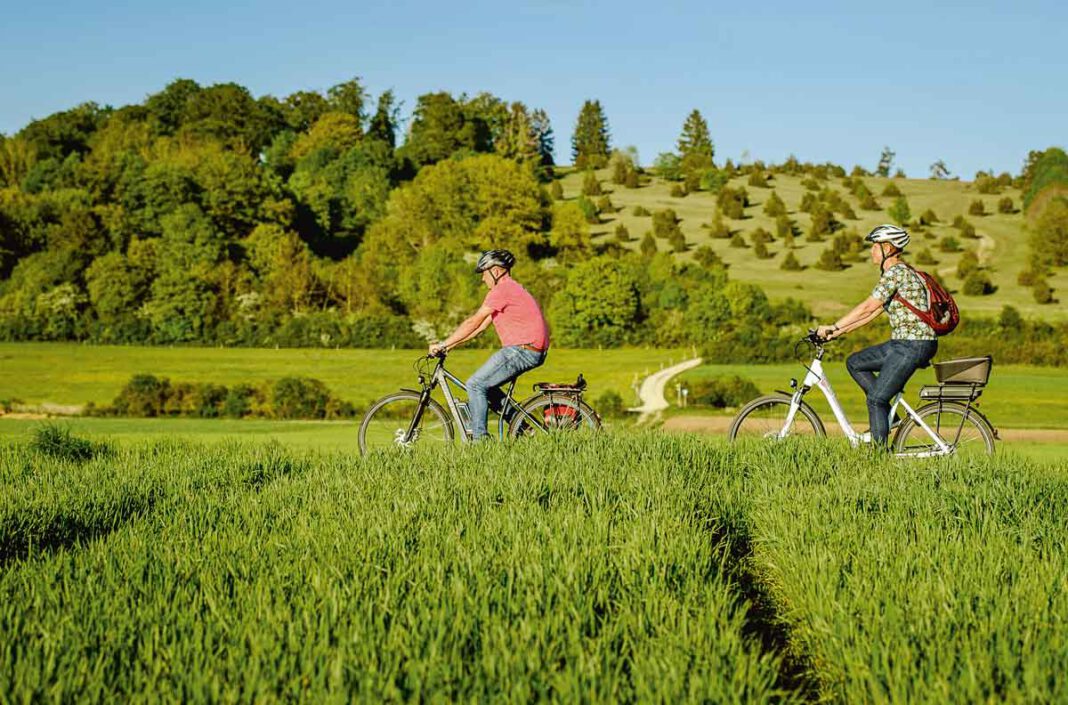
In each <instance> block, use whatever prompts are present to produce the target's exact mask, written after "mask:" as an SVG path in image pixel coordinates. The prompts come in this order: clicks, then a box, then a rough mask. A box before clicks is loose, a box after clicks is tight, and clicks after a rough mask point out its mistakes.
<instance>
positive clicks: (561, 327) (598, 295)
mask: <svg viewBox="0 0 1068 705" xmlns="http://www.w3.org/2000/svg"><path fill="white" fill-rule="evenodd" d="M640 304H641V298H640V295H639V292H638V289H637V286H636V276H635V273H634V271H633V270H632V268H631V266H630V265H629V264H627V263H625V262H622V261H620V260H617V259H612V258H609V257H593V258H590V259H587V260H585V261H582V262H579V263H577V264H576V265H575V266H574V267H573V268H572V269H571V271H570V272H569V273H568V277H567V283H566V284H565V285H564V287H563V289H562V290H561V291H560V293H559V294H558V295H557V296H555V297H553V300H552V304H551V305H550V309H549V317H550V321H551V323H552V329H553V335H554V338H555V339H556V340H558V341H559V342H560V344H562V345H565V346H585V347H589V346H591V345H597V346H613V345H619V344H620V343H623V342H625V341H626V340H627V339H628V337H630V336H631V335H632V334H633V333H634V332H635V331H636V329H637V325H638V322H639V321H640V317H641V305H640Z"/></svg>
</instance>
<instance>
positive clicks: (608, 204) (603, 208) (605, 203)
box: [597, 194, 616, 213]
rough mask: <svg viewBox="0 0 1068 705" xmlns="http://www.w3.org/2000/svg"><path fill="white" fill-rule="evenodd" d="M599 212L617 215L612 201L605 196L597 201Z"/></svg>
mask: <svg viewBox="0 0 1068 705" xmlns="http://www.w3.org/2000/svg"><path fill="white" fill-rule="evenodd" d="M597 210H598V211H599V212H601V213H615V212H616V207H615V206H614V205H612V199H611V198H610V197H609V196H608V194H605V195H604V196H601V197H600V198H598V199H597Z"/></svg>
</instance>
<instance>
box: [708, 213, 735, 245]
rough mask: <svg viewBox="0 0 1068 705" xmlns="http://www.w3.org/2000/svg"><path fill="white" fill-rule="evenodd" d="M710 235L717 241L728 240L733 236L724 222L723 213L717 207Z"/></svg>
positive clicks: (710, 226)
mask: <svg viewBox="0 0 1068 705" xmlns="http://www.w3.org/2000/svg"><path fill="white" fill-rule="evenodd" d="M708 234H709V235H710V236H711V237H714V238H717V239H723V240H725V239H727V238H729V237H730V236H731V229H730V227H729V226H728V225H727V223H726V222H724V220H723V213H722V212H721V211H720V209H719V207H718V206H717V207H716V209H715V210H714V211H712V222H711V223H710V224H709V226H708Z"/></svg>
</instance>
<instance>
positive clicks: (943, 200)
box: [561, 169, 1068, 320]
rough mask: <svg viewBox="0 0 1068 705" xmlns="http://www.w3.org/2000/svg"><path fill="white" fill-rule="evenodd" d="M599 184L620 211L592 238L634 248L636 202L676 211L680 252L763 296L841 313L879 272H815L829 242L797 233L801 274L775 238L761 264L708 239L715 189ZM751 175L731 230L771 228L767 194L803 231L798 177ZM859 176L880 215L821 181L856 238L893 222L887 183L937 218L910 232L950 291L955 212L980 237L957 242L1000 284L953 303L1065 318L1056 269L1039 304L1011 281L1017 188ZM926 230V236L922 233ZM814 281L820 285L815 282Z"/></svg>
mask: <svg viewBox="0 0 1068 705" xmlns="http://www.w3.org/2000/svg"><path fill="white" fill-rule="evenodd" d="M597 175H598V178H599V179H600V180H601V182H602V189H604V190H606V191H607V192H609V195H610V197H611V199H612V204H613V205H614V206H615V207H616V208H617V209H619V210H618V212H616V213H611V214H604V215H603V216H602V219H603V221H604V222H603V223H601V224H600V225H594V226H591V233H592V234H593V236H594V242H601V241H605V242H607V241H609V240H612V241H614V231H615V228H616V225H617V224H619V223H622V224H624V225H625V226H626V227H627V229H628V231H629V232H630V235H631V241H630V243H628V244H627V245H626V246H627V247H630V248H632V249H637V247H638V244H639V242H640V240H641V238H642V236H643V235H644V234H645V233H646V232H649V231H651V230H652V219H651V218H650V217H648V216H635V215H634V214H633V212H632V211H633V208H634V207H635V206H642V207H644V208H645V209H646V210H648V211H649V212H650V213H652V212H655V211H658V210H662V209H664V208H672V209H674V210H675V212H676V213H677V214H678V216H679V218H681V220H682V222H681V223H680V228H681V229H682V232H683V234H684V235H685V236H686V239H687V242H688V244H689V246H690V248H689V252H687V253H684V254H682V255H680V256H681V257H691V256H692V252H693V250H694V249H695V248H696V247H698V246H700V245H709V246H711V247H712V248H713V249H714V250H715V251H716V253H717V254H719V255H720V257H722V258H723V260H724V262H726V263H727V265H728V266H729V270H728V273H729V275H730V276H731V278H732V279H738V280H741V281H746V282H752V283H754V284H757V285H759V286H761V287H762V288H763V289H764V290H765V291H766V292H767V293H768V295H769V296H771V297H772V298H776V299H780V298H786V297H793V298H796V299H800V300H802V301H804V302H805V303H807V304H808V305H809V306H810V307H811V308H812V309H813V311H814V312H815V313H816V314H817V315H819V316H823V315H840V314H841V313H843V312H844V311H845V310H846V309H847V308H848V307H851V306H853V305H855V304H856V303H858V302H859V301H861V300H862V299H863V298H864V297H866V296H867V295H868V294H869V293H870V292H871V289H872V287H873V286H874V283H875V280H876V279H877V274H878V272H877V270H875V269H874V267H873V266H872V265H871V264H870V262H869V263H863V262H860V263H850V266H849V267H848V268H847V269H845V270H844V271H840V272H824V271H821V270H818V269H813V268H812V267H811V265H813V264H814V263H815V262H816V260H817V259H818V258H819V255H820V253H821V252H822V251H823V250H824V249H826V247H827V245H828V243H827V242H819V243H811V242H805V240H804V237H803V236H799V237H797V238H796V242H795V245H796V247H797V249H796V250H794V253H795V255H796V257H797V258H798V260H799V261H800V262H801V264H802V265H803V266H805V267H806V269H805V270H803V271H799V272H787V271H783V270H782V269H780V267H779V265H780V264H781V263H782V260H783V257H785V250H784V248H783V246H782V244H781V242H776V243H772V244H771V245H769V249H770V251H771V252H772V253H773V254H774V257H772V258H771V259H767V260H759V259H757V258H756V257H755V256H754V255H753V254H752V248H751V247H748V248H734V247H730V246H729V244H728V242H727V240H721V239H714V238H711V237H710V236H709V234H708V231H707V230H706V229H704V228H702V225H706V224H708V223H709V221H710V220H711V218H712V214H713V212H714V211H715V203H716V201H715V195H714V194H711V193H707V192H697V193H692V194H689V195H687V196H685V197H682V198H678V197H672V196H671V195H670V191H671V184H670V183H669V182H666V181H664V180H662V179H657V178H654V179H653V180H652V181H651V183H649V184H648V185H645V186H642V187H641V188H638V189H627V188H624V187H623V186H616V185H613V184H612V183H611V173H610V170H608V169H604V170H601V171H599V172H598V173H597ZM582 178H583V175H582V173H581V172H570V173H567V174H566V175H565V176H564V177H563V178H562V180H561V181H562V185H563V188H564V195H565V197H567V198H574V197H577V196H578V195H579V193H580V192H581V188H582ZM746 180H747V177H739V178H736V179H734V180H732V181H731V183H730V185H731V186H732V187H736V188H737V187H745V188H746V190H747V191H748V193H749V199H750V201H751V203H752V205H751V206H750V207H749V208H747V209H746V210H745V215H746V217H745V219H744V220H730V219H727V220H726V221H725V222H727V223H728V225H729V227H730V228H731V229H732V230H735V231H741V232H742V233H743V234H745V235H748V233H750V232H752V231H754V230H756V229H757V228H759V227H763V228H764V229H765V230H768V231H769V232H771V233H773V234H774V232H775V222H774V219H773V218H770V217H768V216H766V215H764V212H763V206H764V201H765V200H766V199H767V198H768V196H769V195H770V194H771V192H772V191H775V192H776V193H778V195H779V197H780V198H782V199H783V201H784V202H785V203H786V207H787V209H788V210H789V211H790V213H789V215H790V218H792V219H793V220H794V221H795V222H796V224H797V227H798V228H800V230H801V231H802V232H803V233H804V232H807V230H808V228H809V226H810V225H811V218H810V217H809V215H808V214H807V213H801V212H798V211H797V207H798V205H799V204H800V202H801V197H802V195H803V194H804V193H805V188H804V187H803V186H802V185H801V180H802V179H801V177H794V176H785V175H780V176H776V177H775V178H774V179H773V180H772V181H771V182H770V185H771V188H769V189H763V188H754V187H751V186H747V185H746ZM863 180H864V182H865V183H866V184H867V185H868V188H869V189H870V190H871V191H872V193H873V194H875V196H876V200H877V201H879V203H880V204H881V205H882V207H883V209H884V210H882V211H863V210H861V209H860V208H859V207H858V201H857V199H856V198H855V197H853V196H852V195H851V194H849V193H848V192H847V191H846V189H845V188H844V187H842V185H841V183H840V182H841V179H837V178H835V179H830V180H828V181H827V182H826V183H825V185H827V186H829V187H831V188H834V189H836V190H838V191H840V192H841V193H842V195H843V197H844V198H845V199H846V200H847V202H848V203H849V204H850V205H851V206H852V207H853V209H854V210H855V211H856V214H857V216H858V219H857V220H846V221H845V225H846V227H849V228H854V229H855V230H856V231H857V233H859V234H860V235H861V236H863V235H865V234H867V232H868V231H869V230H870V229H871V228H872V227H874V226H875V225H878V224H879V223H884V222H887V221H888V220H889V219H890V218H889V216H888V215H887V214H886V210H885V209H886V208H888V207H890V206H891V205H892V204H893V200H894V199H892V198H889V197H882V196H880V195H879V194H880V193H882V190H883V188H885V186H886V185H887V184H888V183H890V182H892V183H893V184H894V185H896V186H897V187H898V189H899V190H900V191H901V192H902V193H903V194H904V195H905V196H906V198H907V199H908V202H909V207H910V210H911V212H912V216H913V218H917V217H919V215H920V214H921V213H923V212H924V211H925V210H926V209H928V208H931V209H933V210H934V212H935V214H936V215H937V216H938V217H939V219H940V221H941V222H940V223H938V224H935V225H934V226H932V227H931V228H929V232H928V234H919V233H917V234H916V237H915V238H914V244H913V245H912V246H911V249H912V250H913V254H915V252H916V251H919V249H922V248H923V247H928V248H930V250H931V252H932V253H933V254H934V256H935V259H936V260H938V264H937V265H935V266H933V267H930V266H928V268H933V269H936V270H937V271H938V272H939V273H940V274H941V275H942V276H943V277H944V278H945V280H946V281H947V282H948V283H949V285H950V287H951V288H954V289H956V288H959V285H960V281H959V280H958V279H957V277H956V266H957V261H958V260H959V259H960V256H961V255H960V253H943V252H940V251H939V250H938V242H939V241H940V240H941V239H942V237H943V236H946V235H953V236H955V237H957V239H958V240H961V238H960V237H959V232H958V231H957V230H956V229H955V228H953V227H952V226H951V222H952V220H953V218H954V217H955V216H957V215H963V216H964V217H965V218H967V219H968V220H969V221H970V222H971V223H972V224H973V225H974V226H975V228H976V232H977V234H978V235H979V236H980V238H979V239H976V240H961V244H962V246H963V247H966V248H970V249H974V250H976V251H977V252H978V253H979V255H980V260H981V262H982V263H983V264H984V265H985V266H986V267H987V268H988V270H989V274H990V276H991V280H992V281H993V283H994V285H995V286H997V291H996V292H995V293H994V294H991V295H987V296H965V295H963V294H960V293H957V294H956V296H957V298H958V303H959V304H960V306H961V309H962V310H963V311H964V312H966V313H971V312H975V313H981V314H985V315H996V314H997V313H998V312H999V311H1000V310H1001V308H1002V306H1004V305H1006V304H1009V305H1012V306H1015V307H1016V308H1017V309H1019V310H1020V311H1021V312H1023V313H1024V314H1025V315H1027V316H1034V317H1039V318H1044V319H1047V320H1065V319H1068V305H1066V303H1065V302H1066V301H1068V298H1066V297H1065V296H1064V295H1063V294H1064V291H1063V290H1064V289H1065V287H1066V286H1068V281H1066V280H1065V279H1064V274H1063V273H1061V274H1058V275H1056V276H1054V277H1052V278H1051V280H1050V281H1051V284H1052V286H1053V287H1054V289H1061V290H1062V291H1061V292H1060V294H1059V295H1058V298H1059V299H1060V302H1059V303H1054V304H1047V305H1039V304H1036V303H1035V301H1034V298H1033V297H1032V294H1031V290H1030V289H1029V288H1025V287H1021V286H1019V285H1018V284H1017V283H1016V277H1017V275H1018V274H1019V273H1020V271H1021V270H1023V269H1025V268H1027V266H1028V265H1027V259H1028V254H1029V247H1028V244H1027V241H1028V237H1029V232H1028V231H1027V229H1026V226H1025V220H1024V217H1023V215H1022V214H1021V213H1019V212H1017V213H1012V214H1000V213H997V201H998V200H999V199H1001V198H1003V197H1004V196H1009V197H1011V198H1012V199H1013V202H1014V203H1015V205H1016V207H1017V208H1019V207H1020V193H1019V191H1017V190H1015V189H1005V190H1003V192H1002V193H1001V194H998V195H983V194H979V193H978V192H977V191H976V190H975V188H974V186H973V184H972V183H970V182H967V181H933V180H929V179H885V178H878V177H865V178H864V179H863ZM976 199H978V200H982V201H983V203H984V205H985V208H986V211H987V213H989V214H990V215H985V216H971V215H968V207H969V205H970V204H971V202H972V201H973V200H976ZM928 235H929V237H928ZM658 245H659V247H660V249H661V250H662V251H667V250H668V245H667V243H666V242H664V241H660V242H658ZM815 282H819V284H818V286H816V285H815Z"/></svg>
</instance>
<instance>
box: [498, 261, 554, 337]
mask: <svg viewBox="0 0 1068 705" xmlns="http://www.w3.org/2000/svg"><path fill="white" fill-rule="evenodd" d="M482 305H483V306H487V307H489V308H491V309H493V327H494V328H496V329H497V337H499V338H500V339H501V345H503V346H505V347H507V346H509V345H533V346H534V347H536V348H538V349H539V350H547V349H548V348H549V326H548V325H547V324H546V323H545V316H543V315H542V313H541V307H539V306H538V302H537V301H535V300H534V297H533V296H531V295H530V293H529V292H528V291H527V290H526V289H524V288H523V287H522V286H520V285H519V282H517V281H516V280H515V279H512V278H511V277H510V276H508V275H505V276H504V277H502V278H501V280H500V281H499V282H497V286H495V287H493V288H492V289H490V291H489V293H488V294H486V300H485V301H483V302H482Z"/></svg>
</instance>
